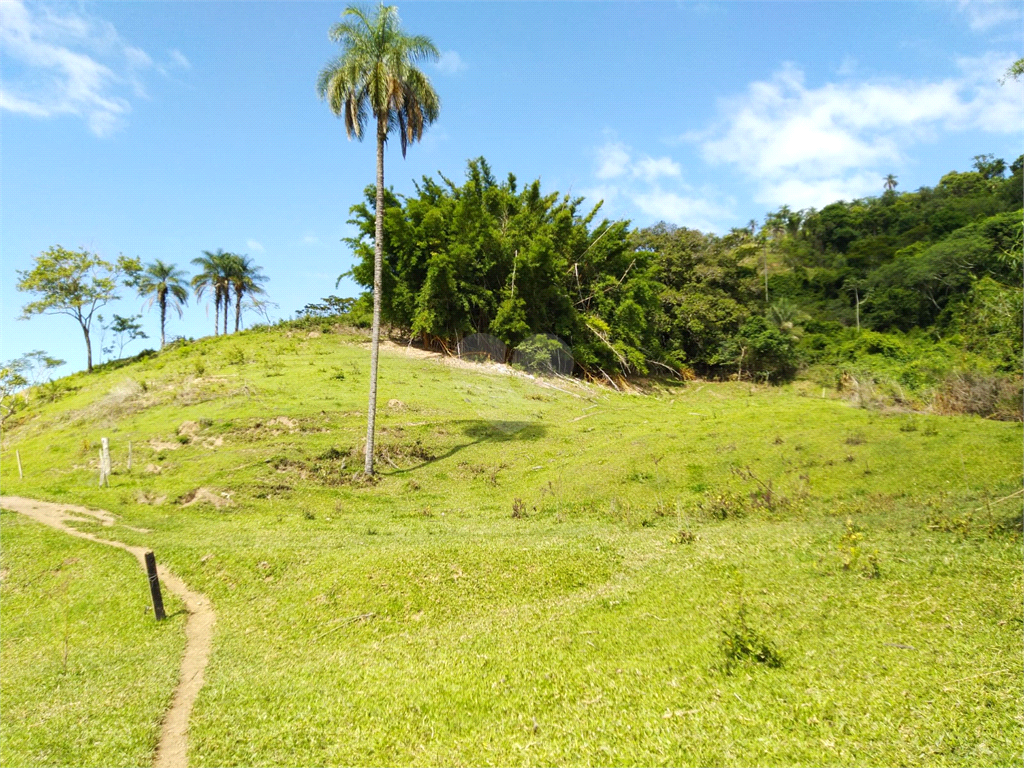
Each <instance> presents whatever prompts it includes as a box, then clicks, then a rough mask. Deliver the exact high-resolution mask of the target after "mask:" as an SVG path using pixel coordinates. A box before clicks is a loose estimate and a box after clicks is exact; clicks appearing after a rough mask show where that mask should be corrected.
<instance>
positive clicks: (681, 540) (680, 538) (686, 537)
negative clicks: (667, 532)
mask: <svg viewBox="0 0 1024 768" xmlns="http://www.w3.org/2000/svg"><path fill="white" fill-rule="evenodd" d="M696 540H697V534H695V533H694V532H693V531H688V530H686V529H685V528H684V529H682V530H679V531H676V535H675V536H674V537H673V538H672V541H673V542H675V543H676V544H693V542H695V541H696Z"/></svg>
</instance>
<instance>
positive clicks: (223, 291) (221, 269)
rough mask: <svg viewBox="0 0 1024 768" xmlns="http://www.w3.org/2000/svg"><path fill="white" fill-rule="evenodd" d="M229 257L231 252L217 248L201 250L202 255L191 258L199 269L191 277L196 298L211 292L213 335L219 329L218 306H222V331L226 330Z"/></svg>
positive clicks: (225, 331)
mask: <svg viewBox="0 0 1024 768" xmlns="http://www.w3.org/2000/svg"><path fill="white" fill-rule="evenodd" d="M231 257H232V254H230V253H225V252H224V251H222V250H221V249H220V248H218V249H217V252H216V253H210V252H209V251H203V255H202V256H200V257H199V258H196V259H192V263H193V264H195V265H196V266H197V267H199V268H200V270H201V271H200V272H199V274H198V275H196V276H195V277H193V278H192V288H193V290H195V292H196V298H197V299H201V298H202V297H203V294H204V293H206V291H208V290H209V291H212V292H213V304H214V317H213V335H214V336H216V335H217V333H218V331H219V327H218V326H219V325H220V308H221V307H222V306H223V307H224V333H225V334H226V333H227V332H228V306H229V304H230V301H231V296H230V293H231V278H230V262H231Z"/></svg>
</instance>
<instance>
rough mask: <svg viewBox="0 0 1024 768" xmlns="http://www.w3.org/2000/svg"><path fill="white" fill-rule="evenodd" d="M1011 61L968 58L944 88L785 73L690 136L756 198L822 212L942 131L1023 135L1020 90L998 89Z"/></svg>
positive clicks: (727, 105)
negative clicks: (747, 183)
mask: <svg viewBox="0 0 1024 768" xmlns="http://www.w3.org/2000/svg"><path fill="white" fill-rule="evenodd" d="M1011 60H1012V58H1011V57H1002V56H987V57H982V58H978V59H962V60H960V61H959V62H958V64H959V68H960V72H961V74H960V76H959V77H954V78H949V79H946V80H942V81H939V82H893V81H886V82H860V83H842V84H835V83H828V84H825V85H823V86H821V87H818V88H808V87H807V86H806V85H805V83H804V76H803V73H802V72H801V71H800V69H798V68H797V67H795V66H792V65H787V66H785V67H783V68H782V69H781V70H779V71H778V72H776V74H775V76H774V77H773V78H772V79H771V80H769V81H766V82H755V83H751V84H750V86H749V87H748V89H747V92H746V93H745V94H743V95H742V96H739V97H736V98H731V99H725V100H723V101H722V102H721V105H720V106H721V113H722V119H721V121H720V122H719V123H718V124H717V125H714V126H713V127H711V128H710V129H709V130H708V131H705V132H703V133H701V134H696V135H691V136H689V138H690V139H691V140H693V141H696V142H697V143H698V144H699V146H700V147H701V150H702V152H703V154H704V157H705V159H706V160H708V161H709V162H711V163H724V164H729V165H734V166H736V167H737V168H738V169H740V171H741V173H743V174H744V175H745V176H747V177H749V178H750V179H751V180H752V181H753V182H754V199H755V200H757V201H758V202H761V203H766V204H773V205H777V204H781V203H786V204H789V205H795V206H800V207H811V206H813V207H820V206H822V205H824V204H827V203H829V202H832V201H834V200H837V199H842V198H845V199H851V198H854V197H862V196H864V195H865V194H869V193H871V192H875V191H878V190H880V188H881V187H880V182H879V179H880V178H881V176H883V175H884V173H885V172H888V171H891V170H892V169H893V168H894V167H895V166H896V165H898V164H899V163H900V162H901V161H902V159H903V158H904V156H905V150H906V148H907V147H909V145H911V144H912V143H914V142H917V141H921V140H923V139H926V138H928V137H930V136H933V135H934V134H935V132H937V131H943V130H944V131H959V130H966V129H976V130H982V131H989V132H997V133H1001V132H1012V131H1019V130H1020V126H1021V124H1022V122H1024V108H1022V103H1021V101H1022V100H1021V91H1022V89H1021V87H1020V84H1016V85H1010V84H1008V85H1007V86H1000V85H999V83H998V78H999V75H1000V74H1001V73H1002V72H1003V71H1005V69H1006V67H1007V66H1008V65H1009V63H1010V61H1011Z"/></svg>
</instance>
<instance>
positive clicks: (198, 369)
mask: <svg viewBox="0 0 1024 768" xmlns="http://www.w3.org/2000/svg"><path fill="white" fill-rule="evenodd" d="M192 370H193V371H195V373H196V376H202V375H203V374H204V373H206V363H204V362H203V360H202V358H199V359H197V360H196V361H195V362H194V363H192Z"/></svg>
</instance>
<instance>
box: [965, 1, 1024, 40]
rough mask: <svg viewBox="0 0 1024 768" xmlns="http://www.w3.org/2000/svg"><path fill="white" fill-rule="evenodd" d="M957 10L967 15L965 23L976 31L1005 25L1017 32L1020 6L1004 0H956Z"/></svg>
mask: <svg viewBox="0 0 1024 768" xmlns="http://www.w3.org/2000/svg"><path fill="white" fill-rule="evenodd" d="M956 6H957V10H958V11H960V13H961V14H963V15H964V16H966V17H967V23H968V24H969V25H970V27H971V29H973V30H974V31H976V32H986V31H988V30H990V29H992V28H993V27H998V26H1000V25H1005V26H1007V27H1010V28H1011V29H1016V30H1017V32H1018V33H1019V31H1020V23H1021V16H1022V15H1024V14H1022V6H1021V4H1020V3H1017V2H1007V1H1006V0H957V3H956Z"/></svg>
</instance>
